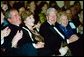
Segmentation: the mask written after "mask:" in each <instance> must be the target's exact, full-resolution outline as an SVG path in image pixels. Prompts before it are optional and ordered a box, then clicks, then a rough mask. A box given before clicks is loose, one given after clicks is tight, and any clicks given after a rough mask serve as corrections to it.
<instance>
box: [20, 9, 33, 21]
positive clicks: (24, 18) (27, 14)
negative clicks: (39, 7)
mask: <svg viewBox="0 0 84 57" xmlns="http://www.w3.org/2000/svg"><path fill="white" fill-rule="evenodd" d="M32 14H33V13H32V12H31V11H30V10H25V11H23V12H22V13H21V19H22V21H24V20H26V18H27V17H28V16H30V15H32Z"/></svg>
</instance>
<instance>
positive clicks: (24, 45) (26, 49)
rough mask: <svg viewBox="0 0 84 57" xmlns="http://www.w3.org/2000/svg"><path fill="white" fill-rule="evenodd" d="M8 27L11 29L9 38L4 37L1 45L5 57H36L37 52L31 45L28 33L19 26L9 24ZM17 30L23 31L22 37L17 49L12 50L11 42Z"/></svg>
mask: <svg viewBox="0 0 84 57" xmlns="http://www.w3.org/2000/svg"><path fill="white" fill-rule="evenodd" d="M8 27H9V28H10V29H11V33H10V34H9V36H7V37H5V41H4V44H3V47H4V48H5V49H6V51H5V52H6V56H36V55H37V51H36V49H35V48H34V47H33V45H32V40H31V38H30V36H29V33H28V32H27V31H26V30H24V29H23V28H22V27H20V26H15V25H13V24H9V25H8ZM18 30H19V31H20V30H22V31H23V37H22V39H20V40H19V42H18V45H17V48H12V47H11V41H12V39H13V38H14V36H15V35H16V33H17V31H18Z"/></svg>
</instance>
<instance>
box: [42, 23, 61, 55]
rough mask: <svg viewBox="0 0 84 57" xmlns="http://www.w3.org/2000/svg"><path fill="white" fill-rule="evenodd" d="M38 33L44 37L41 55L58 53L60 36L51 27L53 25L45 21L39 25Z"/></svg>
mask: <svg viewBox="0 0 84 57" xmlns="http://www.w3.org/2000/svg"><path fill="white" fill-rule="evenodd" d="M40 34H41V35H42V36H43V37H44V41H45V48H44V49H45V50H44V52H43V53H44V54H42V55H47V56H49V55H52V54H56V55H58V54H60V53H59V48H60V46H61V40H62V38H61V37H60V35H59V34H58V33H57V32H56V31H55V30H54V29H53V27H52V26H51V25H50V24H49V23H48V22H45V23H43V24H42V25H41V27H40Z"/></svg>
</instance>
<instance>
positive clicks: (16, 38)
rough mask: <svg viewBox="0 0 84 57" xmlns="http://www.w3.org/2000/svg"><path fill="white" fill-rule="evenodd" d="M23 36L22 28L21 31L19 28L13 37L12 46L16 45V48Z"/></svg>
mask: <svg viewBox="0 0 84 57" xmlns="http://www.w3.org/2000/svg"><path fill="white" fill-rule="evenodd" d="M22 36H23V32H22V30H21V31H20V32H19V30H18V31H17V33H16V35H15V36H14V38H13V39H12V47H15V48H16V47H17V42H18V41H19V40H20V39H21V38H22Z"/></svg>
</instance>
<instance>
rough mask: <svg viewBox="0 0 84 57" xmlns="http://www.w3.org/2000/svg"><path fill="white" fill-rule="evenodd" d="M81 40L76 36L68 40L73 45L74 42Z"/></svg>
mask: <svg viewBox="0 0 84 57" xmlns="http://www.w3.org/2000/svg"><path fill="white" fill-rule="evenodd" d="M78 39H79V37H78V36H77V35H75V34H73V35H72V36H71V37H70V38H69V39H68V40H69V43H72V42H75V41H77V40H78Z"/></svg>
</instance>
